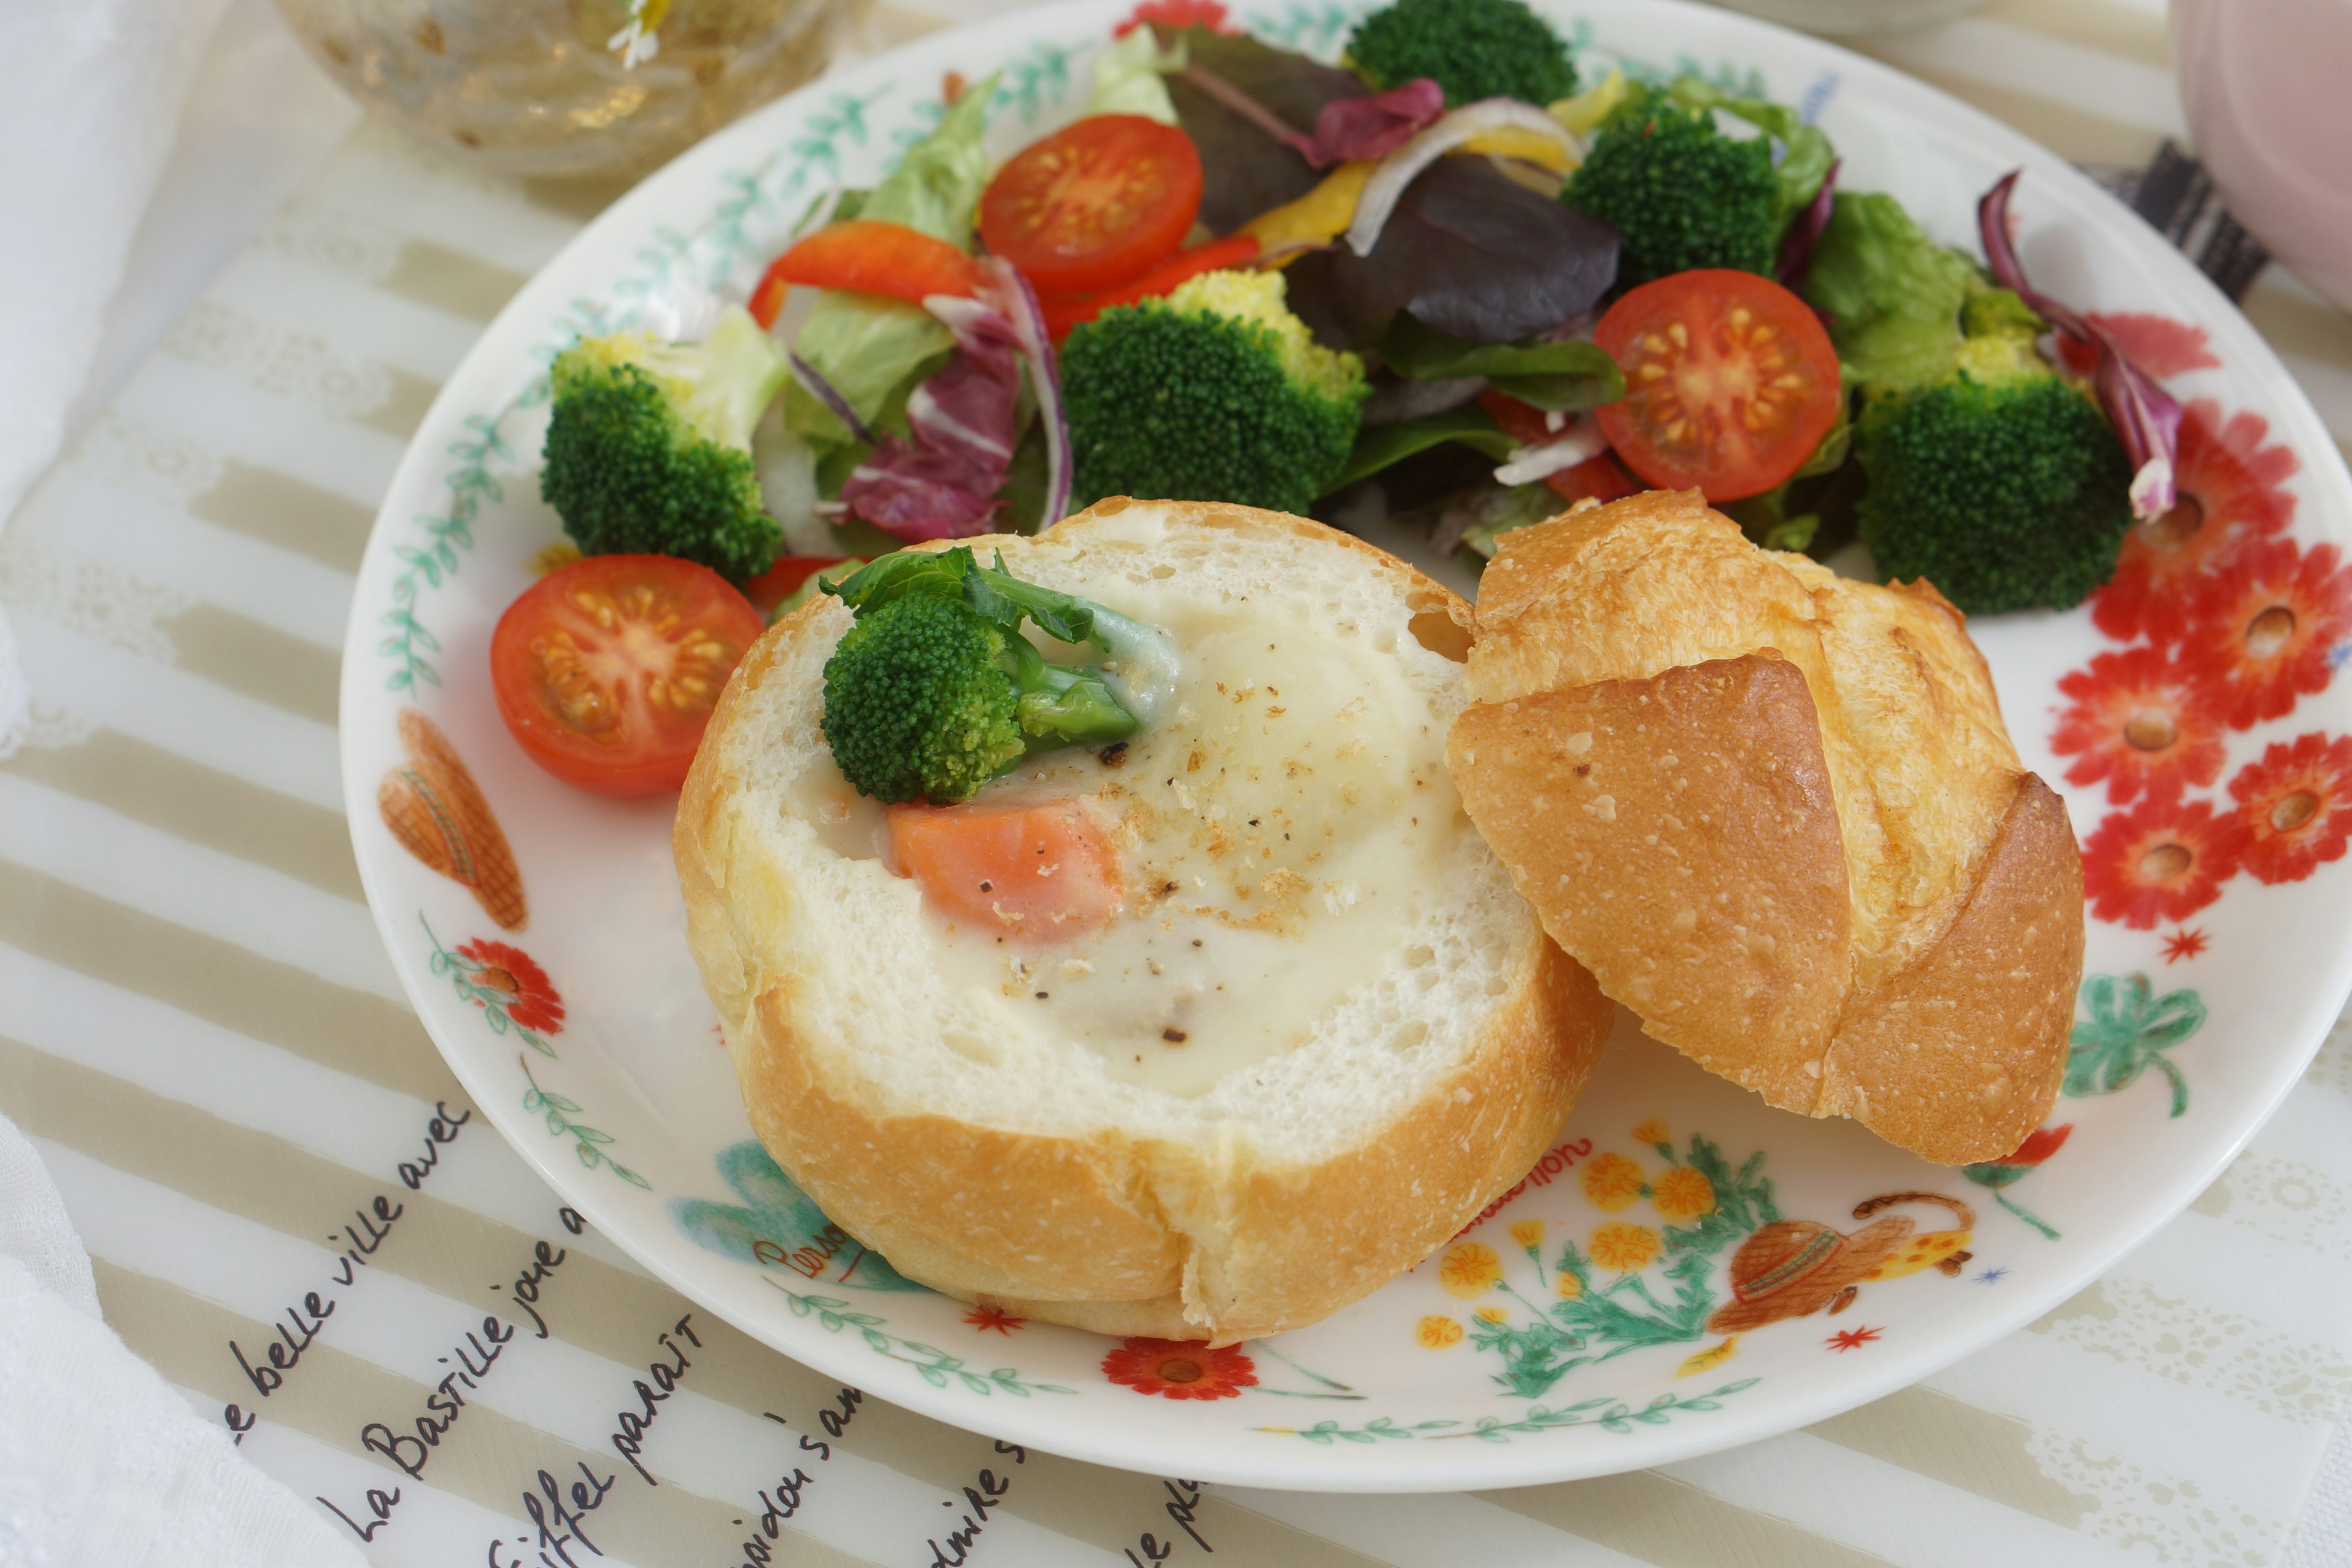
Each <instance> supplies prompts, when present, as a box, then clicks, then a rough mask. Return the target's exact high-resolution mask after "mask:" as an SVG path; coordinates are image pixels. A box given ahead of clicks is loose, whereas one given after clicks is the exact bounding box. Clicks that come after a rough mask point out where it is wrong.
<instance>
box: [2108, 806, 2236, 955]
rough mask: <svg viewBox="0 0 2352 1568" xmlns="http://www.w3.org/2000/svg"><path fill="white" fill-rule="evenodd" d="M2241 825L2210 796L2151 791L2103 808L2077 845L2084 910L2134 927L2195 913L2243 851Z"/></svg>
mask: <svg viewBox="0 0 2352 1568" xmlns="http://www.w3.org/2000/svg"><path fill="white" fill-rule="evenodd" d="M2245 841H2246V829H2245V825H2244V824H2243V823H2242V822H2241V821H2240V820H2239V819H2238V815H2237V814H2236V813H2235V812H2224V813H2219V814H2217V813H2216V812H2215V811H2214V810H2213V807H2212V805H2211V803H2210V802H2208V801H2202V800H2191V801H2184V800H2182V799H2181V798H2180V797H2179V795H2172V794H2169V793H2165V794H2157V795H2149V796H2148V797H2147V799H2145V800H2143V801H2141V802H2140V803H2139V804H2138V805H2136V806H2133V807H2132V808H2131V809H2130V810H2128V811H2117V812H2111V813H2109V814H2108V816H2107V819H2106V820H2105V822H2102V823H2100V824H2099V826H2098V831H2097V832H2095V833H2094V834H2092V835H2091V837H2090V838H2089V840H2088V841H2087V842H2085V843H2084V846H2083V891H2084V894H2085V895H2086V896H2087V897H2088V898H2089V899H2090V900H2091V912H2092V913H2093V914H2095V915H2096V916H2098V917H2099V919H2101V920H2103V921H2119V922H2121V923H2122V924H2124V925H2127V926H2130V927H2131V928H2132V929H2133V930H2135V931H2153V930H2154V929H2155V928H2156V924H2157V922H2158V921H2177V920H2180V919H2183V918H2184V917H2186V916H2189V915H2192V914H2194V913H2196V912H2197V911H2198V910H2201V909H2203V908H2204V907H2205V906H2206V905H2208V904H2210V903H2211V902H2212V901H2213V900H2216V899H2218V898H2220V897H2221V884H2222V883H2224V882H2226V881H2228V880H2229V879H2231V877H2232V876H2234V875H2235V874H2236V873H2237V869H2238V862H2239V859H2240V857H2241V856H2242V855H2243V854H2244V852H2245Z"/></svg>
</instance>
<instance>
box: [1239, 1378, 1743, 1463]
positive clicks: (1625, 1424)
mask: <svg viewBox="0 0 2352 1568" xmlns="http://www.w3.org/2000/svg"><path fill="white" fill-rule="evenodd" d="M1763 1381H1764V1380H1763V1379H1762V1378H1760V1377H1743V1378H1741V1379H1739V1380H1738V1382H1736V1383H1727V1384H1724V1385H1723V1386H1722V1387H1721V1388H1718V1389H1716V1390H1715V1391H1714V1392H1713V1393H1710V1394H1698V1395H1696V1396H1695V1397H1693V1398H1689V1399H1685V1398H1684V1397H1682V1396H1681V1395H1680V1394H1659V1395H1658V1396H1657V1397H1656V1398H1654V1399H1653V1400H1651V1401H1650V1402H1649V1403H1648V1404H1647V1405H1643V1406H1641V1407H1640V1408H1639V1409H1636V1408H1634V1407H1633V1405H1628V1404H1626V1403H1625V1402H1624V1401H1623V1400H1622V1399H1619V1398H1617V1397H1616V1396H1615V1395H1613V1394H1603V1395H1601V1397H1600V1398H1598V1399H1581V1400H1579V1401H1577V1403H1575V1404H1574V1405H1563V1406H1561V1407H1560V1408H1559V1409H1557V1410H1554V1409H1551V1408H1549V1407H1548V1406H1546V1405H1529V1406H1528V1412H1527V1414H1526V1415H1522V1416H1520V1417H1519V1418H1518V1419H1517V1420H1516V1421H1507V1420H1505V1419H1504V1418H1503V1417H1501V1416H1499V1415H1482V1416H1480V1417H1479V1418H1478V1419H1477V1420H1476V1421H1475V1422H1474V1423H1472V1424H1471V1425H1470V1426H1468V1427H1466V1428H1463V1429H1461V1430H1458V1431H1456V1430H1449V1428H1455V1427H1462V1423H1461V1422H1459V1421H1417V1422H1415V1423H1413V1424H1412V1426H1399V1425H1397V1423H1396V1420H1395V1418H1394V1417H1393V1416H1388V1415H1382V1416H1380V1417H1378V1418H1377V1419H1374V1420H1371V1421H1368V1422H1366V1423H1365V1424H1364V1425H1362V1426H1340V1425H1339V1423H1338V1422H1337V1421H1318V1422H1317V1423H1315V1425H1314V1426H1258V1427H1254V1428H1252V1430H1254V1431H1258V1432H1265V1433H1270V1434H1273V1435H1275V1436H1285V1437H1303V1438H1305V1439H1306V1440H1307V1442H1309V1443H1318V1444H1321V1445H1324V1446H1325V1447H1328V1446H1330V1445H1331V1444H1333V1443H1377V1442H1379V1441H1380V1440H1381V1439H1382V1438H1412V1437H1418V1436H1424V1435H1425V1436H1428V1437H1429V1438H1430V1440H1432V1441H1443V1440H1444V1439H1445V1438H1449V1437H1475V1438H1477V1439H1478V1440H1479V1441H1481V1442H1485V1443H1507V1442H1509V1441H1510V1440H1511V1438H1512V1436H1513V1435H1515V1434H1517V1435H1527V1434H1531V1433H1544V1432H1559V1431H1564V1430H1566V1429H1567V1428H1569V1427H1570V1426H1598V1427H1600V1428H1601V1430H1602V1431H1604V1432H1614V1433H1618V1434H1620V1435H1622V1434H1624V1433H1627V1432H1631V1431H1633V1428H1634V1427H1635V1426H1637V1425H1638V1426H1664V1425H1665V1424H1666V1423H1667V1421H1668V1420H1670V1419H1671V1418H1672V1417H1673V1416H1675V1415H1678V1414H1681V1413H1684V1412H1688V1411H1708V1410H1720V1409H1722V1408H1723V1401H1724V1400H1725V1399H1726V1398H1727V1397H1729V1396H1730V1395H1732V1394H1740V1393H1744V1392H1746V1391H1747V1390H1748V1389H1751V1388H1753V1387H1755V1386H1756V1385H1757V1384H1759V1383H1761V1382H1763Z"/></svg>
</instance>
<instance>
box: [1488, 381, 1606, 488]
mask: <svg viewBox="0 0 2352 1568" xmlns="http://www.w3.org/2000/svg"><path fill="white" fill-rule="evenodd" d="M1478 406H1479V407H1481V408H1483V409H1485V410H1486V412H1487V413H1488V414H1490V415H1492V416H1494V420H1495V423H1496V424H1497V425H1500V426H1502V427H1503V434H1504V435H1506V436H1508V437H1510V438H1511V439H1512V440H1514V441H1517V443H1518V444H1519V445H1520V446H1522V447H1540V446H1542V445H1543V444H1544V443H1545V442H1547V441H1551V440H1557V439H1558V438H1559V430H1554V429H1553V428H1552V427H1551V420H1550V417H1549V416H1548V415H1546V414H1545V413H1544V411H1543V410H1542V409H1540V408H1538V407H1537V406H1535V405H1533V404H1531V403H1522V402H1521V401H1519V399H1517V398H1516V397H1513V396H1511V395H1509V394H1508V393H1503V392H1496V391H1494V390H1493V389H1492V388H1489V389H1488V390H1486V391H1485V392H1482V393H1480V394H1479V395H1478ZM1571 417H1572V416H1571ZM1567 427H1568V426H1567V424H1566V422H1565V421H1564V420H1563V422H1562V424H1561V426H1560V429H1563V430H1564V429H1566V428H1567ZM1543 482H1544V483H1546V484H1548V485H1549V486H1550V487H1551V488H1552V489H1554V490H1555V491H1557V492H1559V497H1560V499H1561V500H1584V498H1585V497H1587V496H1591V498H1592V499H1593V500H1597V501H1612V500H1624V499H1625V498H1626V497H1627V496H1631V495H1639V494H1641V493H1642V491H1643V489H1644V487H1643V486H1642V485H1640V484H1638V483H1636V482H1635V481H1634V480H1633V479H1631V478H1629V477H1628V476H1627V475H1626V472H1625V470H1624V468H1622V467H1620V466H1619V464H1618V461H1617V459H1616V458H1615V457H1614V456H1613V455H1612V454H1611V453H1608V452H1602V453H1601V454H1600V455H1598V456H1597V457H1591V458H1586V459H1585V460H1584V461H1583V462H1581V463H1579V464H1577V465H1576V466H1575V467H1574V468H1561V469H1559V470H1558V471H1557V472H1554V473H1549V474H1546V475H1545V476H1544V481H1543Z"/></svg>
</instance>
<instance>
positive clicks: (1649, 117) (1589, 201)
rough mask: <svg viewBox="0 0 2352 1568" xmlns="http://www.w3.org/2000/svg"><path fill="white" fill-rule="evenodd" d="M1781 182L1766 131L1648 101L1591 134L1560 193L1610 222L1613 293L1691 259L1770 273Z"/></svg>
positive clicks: (1693, 263)
mask: <svg viewBox="0 0 2352 1568" xmlns="http://www.w3.org/2000/svg"><path fill="white" fill-rule="evenodd" d="M1779 192H1780V181H1779V178H1778V176H1777V175H1775V174H1774V173H1773V169H1772V144H1771V142H1769V140H1768V139H1767V138H1765V137H1761V136H1748V137H1733V136H1726V135H1724V134H1723V133H1722V132H1719V131H1717V129H1716V127H1715V122H1714V120H1713V117H1712V116H1711V115H1709V114H1707V113H1706V111H1704V110H1680V109H1676V108H1674V107H1673V106H1671V105H1670V104H1666V103H1663V102H1658V101H1655V100H1652V101H1651V102H1650V103H1648V104H1647V105H1646V106H1645V107H1643V109H1642V110H1639V111H1637V112H1634V113H1632V114H1629V115H1627V116H1625V117H1624V118H1622V119H1621V120H1619V121H1616V122H1615V123H1613V124H1612V125H1610V126H1609V127H1607V128H1606V129H1604V130H1603V131H1602V132H1601V133H1600V135H1598V136H1596V137H1595V138H1593V142H1592V151H1591V154H1590V155H1589V156H1587V157H1586V159H1585V160H1584V162H1583V163H1581V164H1580V165H1578V167H1577V170H1576V173H1575V174H1571V175H1570V176H1569V181H1568V188H1567V189H1566V190H1564V191H1562V192H1561V193H1560V196H1559V199H1560V200H1561V201H1563V202H1566V203H1567V204H1568V205H1570V206H1572V207H1574V208H1575V209H1576V210H1577V211H1579V212H1580V213H1584V214H1586V215H1588V216H1592V217H1597V218H1599V219H1601V221H1602V222H1604V223H1608V224H1612V225H1613V226H1615V227H1616V229H1617V232H1618V233H1619V234H1620V235H1622V236H1623V243H1622V247H1620V249H1619V250H1618V253H1617V255H1618V259H1617V284H1616V292H1617V293H1620V294H1622V293H1623V292H1625V290H1627V289H1638V288H1640V287H1641V286H1642V285H1643V284H1644V283H1648V282H1651V281H1652V280H1654V279H1659V278H1664V277H1667V276H1669V275H1670V274H1673V273H1676V272H1686V271H1689V270H1690V269H1691V268H1695V267H1729V268H1738V270H1740V271H1742V272H1759V273H1762V274H1763V275H1764V276H1765V277H1768V278H1769V277H1770V276H1771V275H1772V268H1773V262H1774V258H1775V256H1776V253H1777V249H1778V238H1777V235H1776V232H1775V229H1776V217H1775V214H1776V211H1777V208H1776V205H1775V203H1776V201H1777V198H1778V195H1779Z"/></svg>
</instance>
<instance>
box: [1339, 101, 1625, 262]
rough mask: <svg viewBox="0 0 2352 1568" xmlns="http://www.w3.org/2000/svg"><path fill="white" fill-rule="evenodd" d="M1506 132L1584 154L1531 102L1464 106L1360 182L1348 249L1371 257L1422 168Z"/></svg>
mask: <svg viewBox="0 0 2352 1568" xmlns="http://www.w3.org/2000/svg"><path fill="white" fill-rule="evenodd" d="M1510 127H1516V128H1517V129H1519V130H1522V131H1528V132H1534V133H1535V134H1537V135H1538V136H1543V137H1546V138H1549V140H1551V141H1554V142H1559V143H1560V144H1561V145H1562V146H1564V147H1566V148H1567V149H1568V150H1569V152H1570V154H1571V155H1573V156H1576V157H1582V156H1583V154H1584V142H1583V141H1582V140H1581V139H1580V138H1579V137H1578V136H1577V135H1576V133H1575V132H1571V131H1570V130H1569V129H1568V127H1566V126H1565V125H1562V124H1561V123H1560V122H1559V121H1557V120H1554V119H1553V118H1552V117H1551V116H1550V115H1549V114H1547V113H1545V112H1544V111H1543V110H1540V109H1538V108H1537V107H1536V106H1535V105H1533V104H1531V103H1521V102H1520V101H1519V100H1517V99H1515V98H1488V99H1482V100H1479V101H1478V102H1476V103H1465V104H1464V105H1463V106H1462V107H1461V108H1459V109H1457V110H1454V111H1453V112H1452V113H1451V114H1448V115H1446V116H1445V117H1444V119H1442V120H1440V121H1438V122H1437V123H1436V124H1434V125H1433V126H1431V127H1430V128H1429V129H1428V130H1426V131H1423V132H1421V133H1420V134H1419V135H1417V136H1415V137H1414V138H1413V139H1412V141H1410V142H1406V143H1405V144H1404V145H1403V146H1402V147H1400V148H1398V149H1397V150H1396V151H1395V152H1393V153H1390V154H1389V155H1388V156H1387V157H1386V158H1385V159H1383V160H1381V166H1380V167H1379V168H1377V169H1375V170H1373V171H1372V177H1371V178H1370V179H1369V180H1367V181H1366V182H1364V194H1363V195H1361V196H1360V197H1359V198H1357V202H1356V220H1355V221H1354V222H1353V223H1351V224H1349V226H1348V248H1349V249H1350V250H1352V251H1354V252H1355V253H1356V254H1357V255H1359V256H1370V254H1371V253H1372V247H1373V246H1375V245H1377V244H1379V243H1380V238H1381V229H1383V228H1385V227H1387V226H1388V221H1389V215H1390V214H1391V213H1392V212H1394V211H1395V210H1396V205H1397V202H1398V201H1399V200H1400V199H1401V198H1402V196H1403V195H1404V192H1405V187H1406V186H1407V185H1410V184H1412V182H1413V181H1414V180H1415V179H1416V178H1418V177H1419V176H1420V174H1421V172H1422V171H1423V169H1426V168H1428V167H1429V166H1430V165H1431V164H1432V163H1436V162H1437V160H1439V159H1440V158H1443V157H1444V156H1445V154H1446V153H1451V152H1452V151H1454V149H1455V148H1456V147H1459V146H1461V145H1462V144H1463V143H1464V142H1470V141H1475V139H1476V138H1478V137H1480V136H1484V135H1485V134H1486V132H1489V131H1501V130H1504V129H1506V128H1510Z"/></svg>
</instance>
